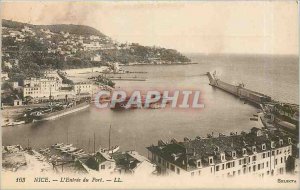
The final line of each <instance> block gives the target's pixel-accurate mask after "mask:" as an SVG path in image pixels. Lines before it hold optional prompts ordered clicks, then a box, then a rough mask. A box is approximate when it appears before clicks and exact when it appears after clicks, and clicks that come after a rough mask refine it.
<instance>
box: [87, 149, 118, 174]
mask: <svg viewBox="0 0 300 190" xmlns="http://www.w3.org/2000/svg"><path fill="white" fill-rule="evenodd" d="M85 164H86V166H87V167H88V168H90V169H92V170H96V171H98V172H101V173H113V172H114V169H115V167H116V163H115V160H114V159H113V158H112V157H111V156H110V155H109V154H108V153H107V152H100V151H98V152H96V154H95V155H94V156H91V157H90V158H88V159H87V160H86V162H85Z"/></svg>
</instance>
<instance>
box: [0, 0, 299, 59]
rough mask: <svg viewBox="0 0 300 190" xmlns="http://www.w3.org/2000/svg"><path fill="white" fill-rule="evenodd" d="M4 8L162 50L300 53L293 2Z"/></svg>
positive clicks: (36, 20)
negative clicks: (81, 26) (79, 26)
mask: <svg viewBox="0 0 300 190" xmlns="http://www.w3.org/2000/svg"><path fill="white" fill-rule="evenodd" d="M1 5H2V7H1V8H2V12H1V18H2V19H6V20H13V21H16V22H23V23H28V24H33V25H58V24H72V25H84V26H89V27H92V28H95V29H97V30H98V31H100V32H101V33H103V34H105V35H107V36H109V37H111V38H112V39H113V40H116V41H118V42H120V43H126V42H130V43H139V44H141V45H143V46H159V47H164V48H167V49H175V50H177V51H179V52H181V53H183V54H186V53H201V54H242V55H244V54H245V55H287V56H289V55H292V56H293V55H295V56H298V55H299V48H298V45H299V39H298V15H297V13H298V11H297V4H296V3H295V2H292V1H288V2H282V1H278V2H275V1H274V2H273V1H272V2H265V1H264V2H243V3H242V2H235V3H234V4H233V3H231V2H218V3H216V2H201V1H200V2H182V1H180V2H102V1H100V2H53V1H52V2H43V3H39V2H38V1H35V2H2V3H1ZM12 10H14V11H12ZM16 12H17V13H18V14H15V13H16ZM103 18H104V19H103Z"/></svg>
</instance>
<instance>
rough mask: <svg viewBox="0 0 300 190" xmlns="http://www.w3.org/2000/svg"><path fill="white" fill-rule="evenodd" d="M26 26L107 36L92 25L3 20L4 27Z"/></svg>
mask: <svg viewBox="0 0 300 190" xmlns="http://www.w3.org/2000/svg"><path fill="white" fill-rule="evenodd" d="M24 26H28V27H31V28H35V29H45V30H46V29H49V30H50V31H51V32H53V33H60V32H61V31H64V32H68V33H70V34H76V35H96V36H105V35H104V34H102V33H101V32H100V31H98V30H96V29H95V28H92V27H90V26H84V25H73V24H57V25H32V24H27V23H22V22H16V21H11V20H5V19H3V20H2V27H7V28H14V29H16V30H22V29H23V28H24Z"/></svg>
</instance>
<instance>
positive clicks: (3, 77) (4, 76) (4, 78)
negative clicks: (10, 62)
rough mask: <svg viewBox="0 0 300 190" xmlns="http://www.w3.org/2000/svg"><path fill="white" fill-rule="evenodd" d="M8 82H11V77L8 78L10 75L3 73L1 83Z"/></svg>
mask: <svg viewBox="0 0 300 190" xmlns="http://www.w3.org/2000/svg"><path fill="white" fill-rule="evenodd" d="M6 80H9V77H8V73H6V72H1V81H2V82H3V81H6Z"/></svg>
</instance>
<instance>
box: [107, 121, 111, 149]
mask: <svg viewBox="0 0 300 190" xmlns="http://www.w3.org/2000/svg"><path fill="white" fill-rule="evenodd" d="M110 132H111V125H110V126H109V135H108V151H109V150H110Z"/></svg>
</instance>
